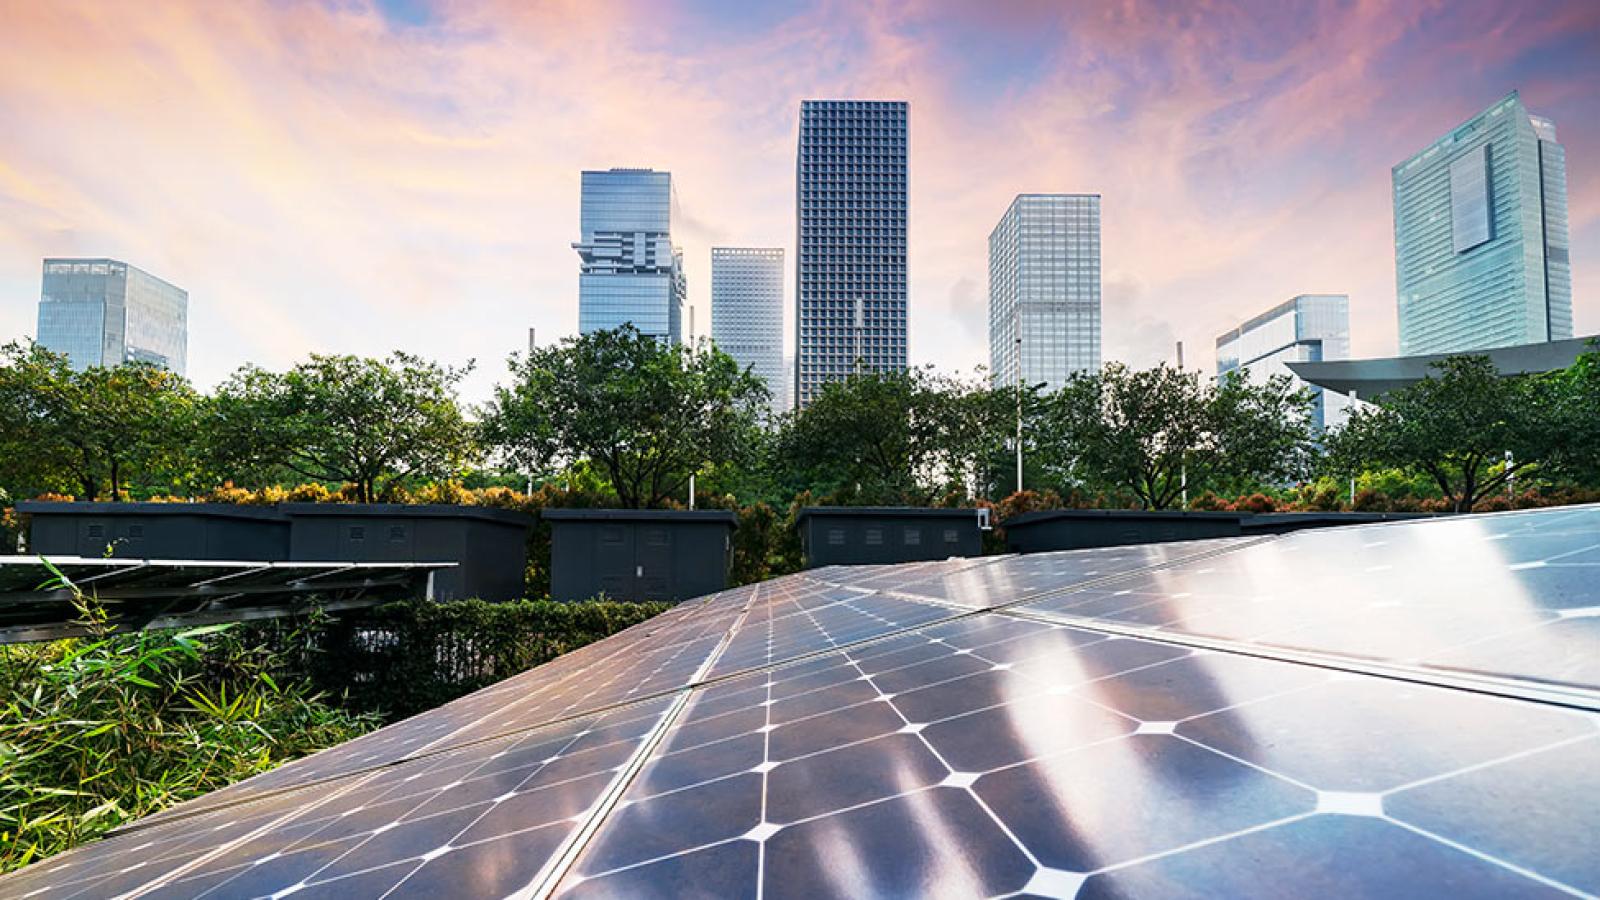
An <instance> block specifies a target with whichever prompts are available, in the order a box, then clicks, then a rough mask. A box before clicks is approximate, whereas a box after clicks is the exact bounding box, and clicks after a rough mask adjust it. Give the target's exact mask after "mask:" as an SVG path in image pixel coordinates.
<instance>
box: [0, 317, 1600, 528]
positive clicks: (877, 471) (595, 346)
mask: <svg viewBox="0 0 1600 900" xmlns="http://www.w3.org/2000/svg"><path fill="white" fill-rule="evenodd" d="M469 371H470V367H468V368H462V369H453V368H449V367H445V366H440V365H438V364H435V363H432V362H429V361H427V360H424V359H420V358H417V357H414V356H409V355H406V354H399V353H397V354H394V355H392V356H390V357H389V358H387V359H384V360H375V359H361V358H357V357H351V356H313V357H311V359H310V360H308V361H307V362H304V363H302V364H300V365H297V366H295V367H293V368H292V369H289V370H288V371H284V372H273V371H268V370H264V369H260V368H257V367H245V368H243V369H240V370H239V371H238V372H236V373H235V374H234V375H233V376H232V377H230V378H229V379H228V380H227V381H225V382H224V383H223V384H222V385H220V386H219V387H218V388H217V389H216V390H215V391H213V392H211V393H209V394H203V393H200V392H197V391H195V390H194V389H193V388H192V387H191V386H190V385H188V384H187V383H186V382H185V381H184V380H183V379H181V378H178V377H176V376H174V375H172V374H170V373H167V372H164V371H162V370H159V369H155V368H151V367H148V366H142V365H126V366H121V367H118V368H116V369H109V370H108V369H90V370H88V371H87V372H74V371H72V370H71V369H70V367H68V365H67V363H66V360H65V359H64V358H62V357H60V356H57V355H55V354H52V353H49V352H48V351H45V350H44V349H42V348H39V347H37V346H34V345H30V344H12V345H8V346H6V347H5V348H3V349H0V417H3V421H4V423H5V427H4V428H3V429H0V489H4V490H7V491H8V492H9V493H10V494H11V495H12V496H16V497H21V496H34V495H37V494H40V493H46V492H53V493H69V494H74V495H76V496H78V497H81V498H83V499H101V498H106V499H119V498H121V497H123V496H125V495H132V496H148V495H152V494H178V495H194V494H198V493H201V492H204V491H206V490H208V489H210V488H212V487H215V486H217V485H219V484H222V483H225V482H232V483H234V484H236V485H240V486H245V487H260V486H265V485H273V484H287V483H296V482H303V481H311V482H316V483H323V484H328V485H331V486H334V487H339V486H341V485H344V486H347V487H345V491H346V493H347V494H348V495H349V496H352V497H354V498H355V499H360V500H364V501H371V500H377V499H382V498H384V497H385V496H388V495H390V494H391V493H393V492H394V491H396V490H397V489H400V488H403V487H407V486H415V485H417V484H419V483H440V482H450V481H456V480H461V481H466V482H469V483H475V484H478V485H480V486H481V485H486V484H494V483H502V484H515V485H520V484H521V483H522V482H523V481H524V480H525V479H531V480H536V481H539V482H541V483H557V484H563V485H567V486H578V487H582V488H584V489H586V490H591V491H599V492H601V493H609V494H611V495H613V496H614V497H615V498H616V501H617V502H618V503H619V504H621V505H623V506H630V507H634V506H660V505H664V504H669V503H674V502H681V501H683V500H684V499H686V498H687V494H688V490H689V483H690V480H691V477H692V476H698V478H699V487H700V489H701V492H702V493H706V494H710V495H714V496H722V497H728V496H731V497H733V498H736V500H737V501H738V502H740V503H743V504H751V503H755V502H758V501H759V502H767V503H771V504H787V503H788V502H789V501H790V500H791V499H792V498H794V497H796V496H797V495H802V494H808V495H809V496H811V497H813V498H818V499H827V500H829V501H831V502H842V503H914V504H927V503H936V502H944V501H946V500H947V499H957V500H960V501H963V502H966V501H970V500H972V499H989V500H999V499H1001V498H1003V497H1005V496H1007V495H1010V494H1011V493H1013V492H1014V491H1016V489H1017V484H1016V478H1017V475H1016V469H1015V449H1016V445H1015V442H1016V440H1017V435H1018V431H1019V429H1018V423H1019V419H1020V423H1021V428H1020V433H1021V440H1022V443H1023V459H1024V466H1025V468H1024V472H1023V479H1024V483H1025V484H1026V485H1027V487H1029V488H1030V489H1035V490H1038V489H1051V490H1055V491H1058V492H1061V493H1063V494H1068V493H1074V492H1075V493H1076V494H1078V495H1079V496H1080V497H1084V498H1090V502H1098V503H1101V504H1105V505H1138V506H1143V507H1147V508H1158V509H1159V508H1168V507H1172V506H1174V505H1177V504H1179V503H1180V502H1181V501H1182V499H1183V498H1184V497H1185V496H1186V495H1187V496H1199V495H1200V494H1201V493H1203V492H1207V491H1209V492H1215V493H1218V494H1237V493H1245V492H1249V491H1252V490H1260V489H1263V488H1265V489H1273V488H1282V487H1285V486H1289V485H1293V484H1296V483H1303V482H1306V481H1308V480H1310V479H1312V478H1315V477H1319V476H1320V477H1324V478H1334V477H1337V478H1340V479H1350V478H1352V477H1354V476H1356V475H1358V474H1359V473H1362V472H1370V471H1373V470H1378V469H1385V470H1387V469H1394V470H1399V471H1401V472H1404V473H1408V474H1410V475H1414V476H1417V477H1419V478H1426V479H1427V480H1428V481H1429V482H1431V483H1432V484H1433V485H1435V486H1436V489H1437V492H1438V494H1439V496H1441V497H1443V498H1444V499H1445V500H1446V501H1447V502H1448V503H1449V504H1450V505H1451V506H1452V507H1454V508H1457V509H1469V508H1471V507H1472V506H1473V505H1474V504H1475V503H1477V502H1478V501H1480V500H1482V499H1483V498H1484V497H1485V496H1487V495H1489V494H1490V493H1492V492H1495V491H1499V490H1504V489H1505V487H1506V482H1507V481H1508V480H1509V479H1512V478H1518V477H1521V478H1525V479H1526V478H1534V477H1536V478H1539V479H1543V480H1546V481H1554V482H1565V483H1571V484H1583V485H1589V486H1593V485H1595V484H1596V483H1597V480H1600V450H1597V448H1600V350H1597V351H1595V352H1591V353H1589V354H1587V355H1585V356H1584V357H1583V358H1581V359H1580V360H1579V362H1578V363H1577V364H1576V365H1574V366H1573V367H1572V368H1570V369H1568V370H1566V371H1563V372H1558V373H1552V374H1549V375H1540V376H1519V377H1512V378H1502V377H1498V375H1497V374H1496V373H1495V371H1494V369H1493V367H1492V366H1491V365H1490V364H1489V362H1488V360H1487V359H1484V358H1481V357H1460V358H1456V359H1452V360H1449V361H1447V362H1446V363H1445V364H1443V365H1441V366H1440V367H1439V369H1438V371H1437V372H1436V377H1433V378H1429V379H1427V380H1425V381H1423V382H1421V383H1420V384H1418V385H1416V386H1414V387H1411V388H1408V389H1406V390H1402V391H1399V392H1396V393H1395V394H1393V395H1391V396H1390V397H1389V398H1386V401H1385V403H1384V405H1382V406H1371V407H1366V408H1364V409H1362V410H1360V411H1358V412H1356V413H1355V414H1354V415H1353V417H1352V418H1351V420H1350V422H1349V423H1348V424H1347V425H1346V426H1345V427H1344V428H1342V429H1339V430H1336V431H1334V432H1333V433H1331V434H1329V435H1326V436H1321V435H1315V434H1313V433H1312V431H1311V428H1310V424H1309V423H1310V409H1311V403H1312V398H1311V397H1310V395H1309V394H1308V393H1307V392H1304V391H1300V390H1296V389H1295V388H1294V387H1293V386H1292V384H1291V383H1290V382H1289V381H1288V380H1287V379H1284V378H1274V379H1269V380H1266V381H1264V382H1259V383H1253V382H1251V381H1248V380H1246V379H1243V378H1235V377H1229V378H1224V379H1220V380H1217V381H1212V380H1210V379H1202V378H1201V377H1200V375H1199V374H1198V373H1196V372H1193V371H1184V370H1177V369H1173V368H1170V367H1167V366H1164V365H1162V366H1157V367H1155V368H1152V369H1146V370H1132V369H1129V368H1127V367H1125V366H1122V365H1120V364H1116V363H1112V364H1108V365H1107V366H1106V367H1105V368H1103V369H1102V370H1101V371H1099V372H1095V373H1089V374H1085V375H1081V376H1079V377H1076V378H1074V379H1073V380H1072V381H1071V382H1069V383H1068V384H1067V385H1066V386H1065V387H1063V388H1061V389H1060V390H1057V391H1054V392H1050V393H1045V392H1042V391H1040V390H1038V389H1037V388H1027V387H1024V388H996V387H993V386H991V385H989V384H988V383H987V381H986V379H984V378H982V377H981V373H980V374H979V375H975V376H973V377H972V378H966V379H963V378H957V377H951V376H948V375H941V374H939V373H936V372H934V371H933V370H931V369H912V370H909V371H905V372H893V373H869V374H862V375H859V376H856V377H853V378H850V379H848V380H845V381H839V382H834V383H831V384H829V385H827V386H826V387H825V389H824V390H823V391H822V393H821V394H820V396H818V398H817V399H816V400H815V401H814V402H813V403H812V405H811V406H809V407H808V408H807V409H806V410H804V411H802V412H799V413H795V414H791V415H787V416H781V417H776V418H773V417H770V416H768V414H767V413H765V409H766V408H767V403H766V401H767V399H768V397H767V392H766V388H765V386H764V385H763V384H762V383H761V381H760V380H759V379H757V378H755V377H754V376H752V375H751V374H750V373H749V372H748V371H742V370H741V369H740V368H739V366H738V365H737V364H736V363H735V362H734V361H733V360H732V359H730V358H729V357H728V356H726V355H725V354H723V353H721V352H719V351H717V350H716V349H715V348H712V347H710V346H701V347H698V348H685V347H667V346H663V345H661V344H660V343H658V342H656V341H654V340H653V339H651V338H648V337H646V336H643V335H640V334H639V333H637V332H636V331H633V330H631V329H623V330H621V331H614V332H599V333H595V334H590V335H586V336H583V337H580V338H570V339H568V340H565V341H563V342H561V343H560V344H558V345H554V346H550V347H545V348H542V349H538V350H535V351H533V352H531V353H529V354H527V355H519V356H514V357H513V358H512V360H511V366H510V377H509V379H508V380H507V381H506V382H505V383H503V384H501V385H500V386H499V387H497V388H496V389H495V391H494V395H493V397H492V399H491V400H490V401H489V402H488V403H487V404H485V405H484V406H482V407H480V408H476V409H468V408H467V407H465V406H464V405H463V404H462V403H461V402H460V400H459V398H458V396H457V388H458V386H459V383H460V381H461V379H462V378H463V377H464V376H465V375H466V374H467V373H468V372H469Z"/></svg>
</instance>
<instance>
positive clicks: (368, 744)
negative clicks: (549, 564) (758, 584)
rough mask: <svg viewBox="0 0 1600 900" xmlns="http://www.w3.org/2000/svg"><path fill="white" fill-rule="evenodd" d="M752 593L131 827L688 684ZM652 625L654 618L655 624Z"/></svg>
mask: <svg viewBox="0 0 1600 900" xmlns="http://www.w3.org/2000/svg"><path fill="white" fill-rule="evenodd" d="M747 593H748V592H747V591H733V592H724V593H723V594H719V595H713V597H711V598H708V599H707V600H705V601H699V602H698V603H697V605H696V606H694V607H693V608H690V609H686V610H684V611H683V612H681V613H680V612H678V610H679V609H682V607H681V606H680V607H676V608H674V609H673V610H669V611H667V612H666V613H663V614H662V615H663V616H668V617H669V619H671V620H670V621H668V622H666V623H660V622H659V621H658V620H656V619H652V620H648V621H646V622H641V623H639V624H638V625H635V626H632V627H631V628H629V629H627V630H626V631H624V632H622V633H620V634H618V635H614V636H613V637H612V638H611V639H608V640H607V641H601V642H596V643H594V644H590V645H588V646H586V647H583V648H579V649H578V650H575V651H573V652H571V653H568V654H563V655H562V656H558V657H556V658H555V659H554V660H551V661H550V662H548V663H545V664H544V665H541V666H538V667H535V668H533V669H530V670H528V671H527V672H524V673H522V674H520V675H516V676H513V677H511V678H508V679H506V680H504V681H502V682H500V683H498V684H496V685H493V686H491V687H489V688H486V689H484V690H482V691H478V692H475V693H472V694H469V695H467V696H466V697H462V698H460V699H458V700H455V701H452V702H450V703H448V704H445V705H444V706H441V707H439V708H438V709H434V710H430V711H428V712H425V713H421V714H419V715H416V716H413V717H411V718H410V719H407V720H405V721H403V722H399V723H396V724H394V725H390V726H388V727H386V728H383V729H380V730H378V731H376V732H373V733H372V734H369V735H365V736H363V737H360V738H357V739H355V740H353V741H348V742H346V743H344V744H340V745H338V746H337V747H333V748H330V749H328V750H324V751H322V752H320V753H316V754H313V755H311V756H309V757H305V758H303V759H300V760H296V761H294V762H291V763H287V764H285V765H283V766H280V767H278V768H276V769H273V770H272V771H270V772H265V773H263V774H261V775H257V776H254V777H253V778H250V779H246V780H245V781H242V782H239V783H237V784H235V785H231V786H229V787H227V788H223V789H222V790H220V791H215V792H213V793H211V794H207V795H206V796H204V797H200V798H197V799H196V800H192V801H189V802H188V803H185V804H180V805H178V806H176V807H173V808H171V809H169V810H166V811H164V812H162V813H158V814H156V815H155V816H149V817H146V818H145V819H141V820H140V821H138V822H135V823H132V824H131V825H130V826H125V827H126V828H130V829H136V828H140V827H143V826H144V825H145V824H148V823H150V822H158V821H164V820H166V819H169V818H173V817H176V816H183V815H192V814H193V813H194V812H196V811H199V810H203V809H211V808H215V807H217V806H219V805H222V804H226V803H236V802H241V801H243V800H247V799H249V798H251V797H254V796H259V795H263V794H266V793H270V792H272V791H275V790H283V789H285V788H287V787H296V786H302V785H304V784H305V783H309V782H316V781H321V780H326V779H329V778H336V777H339V776H342V775H347V774H351V773H353V772H359V771H362V770H364V769H367V768H371V767H373V766H381V765H386V764H389V763H393V762H396V761H399V760H402V759H405V758H408V757H410V756H414V755H417V754H420V753H425V752H430V751H433V750H437V749H440V748H442V747H448V746H454V745H460V744H464V743H468V742H471V741H477V740H483V739H486V738H489V737H493V736H495V735H497V734H502V733H511V732H515V731H517V730H521V729H523V728H527V727H533V726H536V725H542V724H545V723H548V722H554V721H558V720H560V719H564V718H570V717H573V716H579V715H584V714H586V713H588V712H591V711H594V710H596V709H601V708H604V707H606V706H610V705H614V704H617V703H627V702H631V701H632V700H636V699H640V698H643V697H646V696H649V695H651V694H654V693H659V692H661V691H666V690H671V689H673V688H678V687H682V686H683V685H684V684H687V683H688V677H689V676H690V675H692V674H693V673H694V671H695V670H697V669H698V668H699V666H700V663H701V662H702V658H701V657H700V656H697V655H696V654H697V653H698V652H699V651H707V652H709V650H710V649H712V647H713V646H714V645H715V644H716V643H717V642H719V641H721V639H722V632H721V631H718V630H717V629H718V628H719V627H722V629H723V631H725V630H726V623H727V622H730V621H731V618H732V614H736V613H737V612H738V607H739V606H740V605H742V603H743V602H744V600H745V599H746V594H747ZM712 601H716V602H715V603H713V602H712ZM673 613H677V615H672V614H673ZM695 613H709V614H708V615H695ZM658 618H659V617H658ZM652 623H655V624H654V626H653V629H652ZM685 632H687V634H685ZM623 634H631V635H633V637H634V638H635V641H636V643H634V644H632V645H631V646H630V647H627V648H626V650H627V652H626V653H625V654H623V658H621V659H617V658H616V657H617V655H618V654H619V652H620V651H622V650H623V649H624V642H618V641H617V640H616V639H617V638H620V637H621V636H622V635H623ZM607 645H609V646H607ZM608 663H611V665H609V666H608V665H607V664H608ZM652 663H653V664H654V668H652V669H650V670H649V671H647V672H645V673H644V674H642V675H640V674H639V670H640V669H643V668H644V667H646V666H650V665H652ZM597 676H600V677H597Z"/></svg>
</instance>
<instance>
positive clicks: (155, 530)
mask: <svg viewBox="0 0 1600 900" xmlns="http://www.w3.org/2000/svg"><path fill="white" fill-rule="evenodd" d="M17 512H20V513H25V514H27V515H28V516H30V517H32V521H33V526H32V528H31V529H29V532H28V549H29V551H30V552H32V553H38V554H43V555H46V556H84V557H88V558H90V559H99V558H101V557H104V556H107V555H108V552H107V548H108V547H109V548H110V551H109V555H110V556H112V557H114V558H117V559H215V560H238V561H241V562H257V561H260V562H283V561H285V560H287V559H289V519H288V517H286V516H284V515H283V514H282V513H280V512H279V511H278V510H277V508H276V507H272V506H237V505H234V504H230V503H47V502H41V501H38V500H24V501H23V502H21V503H18V504H17Z"/></svg>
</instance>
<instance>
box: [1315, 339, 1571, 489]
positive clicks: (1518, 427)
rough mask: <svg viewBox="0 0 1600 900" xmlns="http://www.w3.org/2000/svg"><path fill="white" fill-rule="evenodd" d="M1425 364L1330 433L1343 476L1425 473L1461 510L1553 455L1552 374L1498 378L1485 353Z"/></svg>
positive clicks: (1556, 429) (1559, 440)
mask: <svg viewBox="0 0 1600 900" xmlns="http://www.w3.org/2000/svg"><path fill="white" fill-rule="evenodd" d="M1433 369H1434V370H1435V373H1436V374H1434V375H1430V376H1429V377H1427V378H1424V379H1423V380H1421V381H1419V382H1417V383H1415V384H1412V385H1409V386H1407V387H1404V388H1401V389H1399V390H1395V391H1391V392H1389V393H1388V394H1385V395H1383V396H1382V397H1380V398H1378V401H1377V405H1375V406H1368V407H1365V408H1363V409H1360V410H1357V411H1356V412H1354V413H1353V414H1352V415H1351V416H1350V419H1349V421H1347V422H1346V423H1345V425H1344V427H1343V428H1341V429H1339V430H1338V431H1336V432H1333V433H1332V434H1330V435H1329V437H1328V453H1329V462H1330V465H1331V467H1332V468H1333V469H1334V470H1335V471H1338V472H1340V473H1342V474H1346V475H1349V474H1355V473H1360V472H1363V471H1366V470H1369V469H1375V468H1396V469H1400V470H1402V471H1404V472H1407V473H1422V474H1425V475H1427V477H1428V478H1430V479H1432V481H1433V482H1434V483H1435V484H1437V485H1438V486H1439V491H1440V493H1442V494H1443V495H1444V499H1445V500H1446V501H1447V502H1449V503H1450V505H1451V507H1452V508H1453V509H1454V510H1455V511H1457V512H1465V511H1469V510H1471V509H1472V507H1473V506H1474V505H1475V504H1476V503H1477V502H1478V501H1479V500H1482V499H1483V498H1484V497H1487V496H1489V495H1490V494H1491V493H1493V492H1495V491H1498V490H1503V489H1504V488H1505V484H1506V480H1507V479H1508V478H1511V477H1512V476H1514V475H1515V474H1516V473H1519V472H1523V471H1527V470H1530V469H1532V468H1533V467H1535V466H1537V465H1539V464H1540V463H1543V462H1548V461H1551V460H1552V459H1555V458H1558V457H1559V456H1560V454H1561V451H1562V448H1563V447H1564V446H1565V445H1566V444H1565V441H1566V437H1565V435H1564V434H1563V428H1562V425H1561V418H1562V413H1563V406H1562V403H1561V386H1562V385H1561V381H1560V380H1559V379H1558V378H1548V377H1542V376H1512V377H1501V376H1500V374H1499V373H1498V372H1497V371H1496V369H1495V367H1494V364H1493V363H1492V362H1490V361H1489V358H1488V357H1486V356H1454V357H1450V358H1448V359H1445V360H1442V361H1440V362H1437V363H1434V365H1433ZM1591 414H1592V411H1591ZM1508 451H1509V452H1510V453H1511V454H1512V461H1511V463H1510V464H1509V465H1508V464H1506V461H1505V459H1506V453H1507V452H1508Z"/></svg>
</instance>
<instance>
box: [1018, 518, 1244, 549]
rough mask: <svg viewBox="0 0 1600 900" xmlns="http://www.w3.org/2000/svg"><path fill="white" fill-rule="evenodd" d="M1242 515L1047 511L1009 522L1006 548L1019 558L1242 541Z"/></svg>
mask: <svg viewBox="0 0 1600 900" xmlns="http://www.w3.org/2000/svg"><path fill="white" fill-rule="evenodd" d="M1246 515H1248V514H1246V513H1236V512H1179V511H1175V510H1138V509H1041V510H1036V511H1034V512H1030V513H1023V514H1022V515H1020V516H1016V517H1014V518H1010V519H1007V520H1006V522H1005V529H1006V549H1007V550H1010V551H1011V552H1013V553H1040V552H1043V551H1047V550H1080V549H1083V548H1085V547H1121V546H1124V545H1126V544H1160V543H1165V542H1167V541H1194V540H1200V539H1202V538H1219V537H1238V536H1239V535H1240V534H1242V533H1243V531H1242V530H1241V527H1240V521H1241V520H1242V519H1244V518H1245V516H1246Z"/></svg>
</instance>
